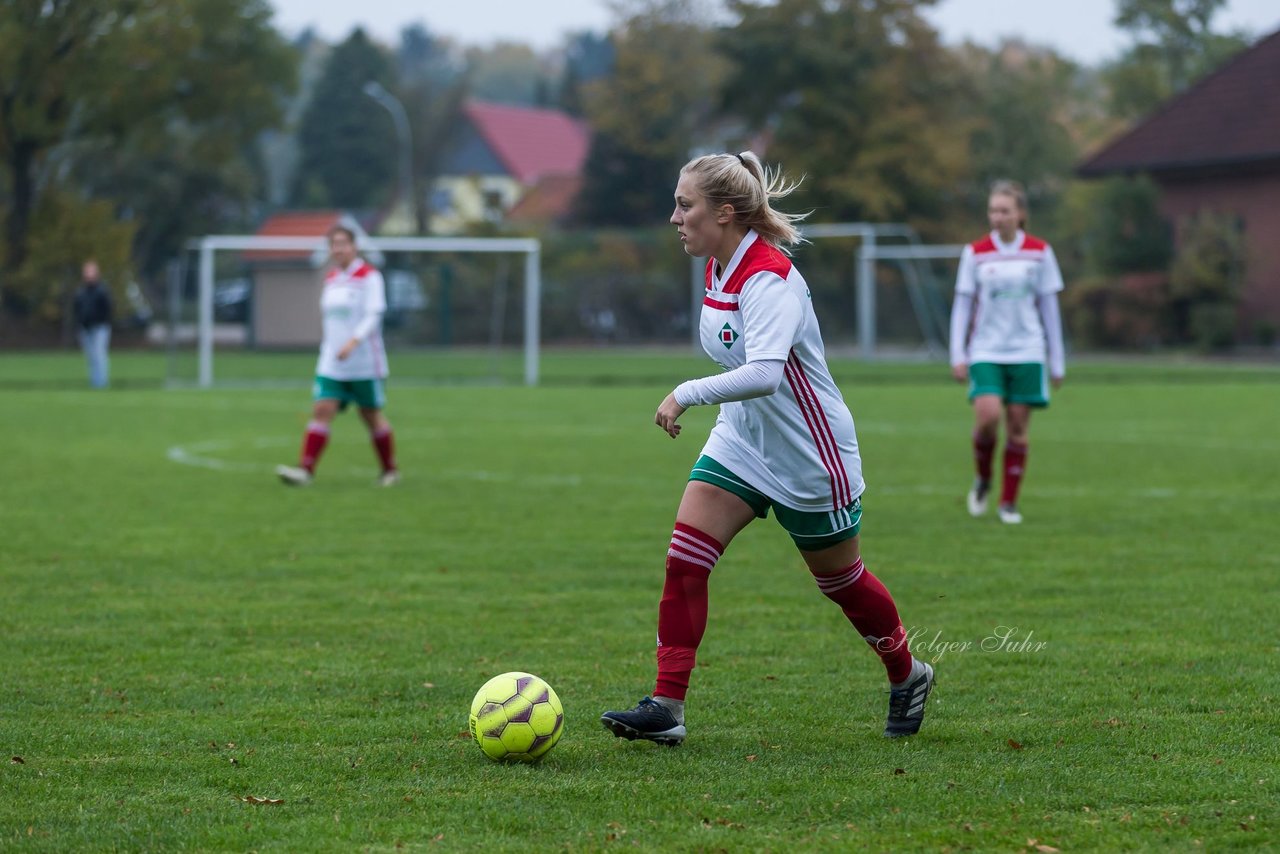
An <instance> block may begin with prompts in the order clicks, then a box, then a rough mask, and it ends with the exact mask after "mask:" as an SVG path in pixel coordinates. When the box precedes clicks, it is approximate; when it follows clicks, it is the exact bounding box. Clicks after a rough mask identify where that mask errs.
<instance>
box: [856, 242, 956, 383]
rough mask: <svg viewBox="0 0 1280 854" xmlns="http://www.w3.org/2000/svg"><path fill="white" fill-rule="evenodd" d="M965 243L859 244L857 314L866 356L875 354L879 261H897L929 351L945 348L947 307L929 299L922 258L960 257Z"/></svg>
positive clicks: (947, 327) (864, 355)
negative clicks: (940, 308)
mask: <svg viewBox="0 0 1280 854" xmlns="http://www.w3.org/2000/svg"><path fill="white" fill-rule="evenodd" d="M963 251H964V246H962V245H958V244H957V245H952V244H922V243H911V244H905V245H904V244H894V245H885V244H878V243H874V242H864V243H863V244H862V245H861V246H859V247H858V317H859V325H860V333H859V338H860V340H859V342H858V343H859V347H860V349H861V352H862V355H863V357H864V358H867V359H873V358H875V354H876V326H875V322H874V321H875V316H876V265H877V263H878V262H880V261H895V262H898V264H899V267H900V269H901V272H902V277H903V280H904V282H905V284H906V290H907V294H908V296H909V297H910V299H911V305H912V308H913V309H914V311H915V314H916V320H917V322H918V323H919V325H920V329H921V331H922V332H923V333H924V338H925V342H926V344H927V346H928V348H929V350H930V351H935V350H941V351H945V348H946V347H947V345H948V341H947V339H948V337H949V328H950V327H949V324H948V315H947V314H946V312H945V311H939V310H938V309H937V305H936V302H933V301H930V299H929V292H928V291H927V290H926V283H925V282H924V280H923V279H924V277H925V276H927V275H929V273H928V271H927V268H925V267H924V265H923V264H922V263H921V262H927V261H935V260H948V261H949V260H951V259H957V260H958V259H959V258H960V255H961V253H962V252H963Z"/></svg>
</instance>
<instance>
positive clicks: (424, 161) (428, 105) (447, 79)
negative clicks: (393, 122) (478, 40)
mask: <svg viewBox="0 0 1280 854" xmlns="http://www.w3.org/2000/svg"><path fill="white" fill-rule="evenodd" d="M396 60H397V78H398V82H397V89H396V91H397V95H398V97H399V98H400V102H401V103H402V104H404V109H405V113H406V115H407V116H408V119H409V133H410V138H411V140H412V152H411V168H410V171H411V173H412V174H411V184H412V186H413V190H412V214H413V217H414V221H415V224H416V226H417V231H418V233H419V234H427V233H428V232H429V231H430V223H431V210H430V204H429V199H428V196H427V193H428V190H429V188H430V187H431V186H432V185H433V184H434V183H435V179H436V177H437V176H438V175H439V173H440V168H441V164H442V161H443V158H444V156H445V153H446V152H447V150H448V147H449V146H450V145H451V144H452V142H453V140H454V137H455V134H456V132H457V130H458V129H459V128H460V127H461V122H460V121H459V116H460V115H461V111H462V102H463V100H464V99H465V98H466V95H467V92H468V88H469V83H470V70H469V68H468V67H467V66H466V64H465V62H464V60H463V59H462V58H461V57H460V56H459V55H458V51H457V50H456V48H455V47H454V46H453V45H452V44H451V43H450V42H449V41H447V40H445V39H440V38H437V37H435V36H433V35H432V34H431V33H429V32H428V31H427V30H426V28H425V27H423V26H422V25H420V24H417V25H414V26H411V27H408V28H406V29H405V30H403V31H402V32H401V34H400V48H399V50H398V52H397V55H396Z"/></svg>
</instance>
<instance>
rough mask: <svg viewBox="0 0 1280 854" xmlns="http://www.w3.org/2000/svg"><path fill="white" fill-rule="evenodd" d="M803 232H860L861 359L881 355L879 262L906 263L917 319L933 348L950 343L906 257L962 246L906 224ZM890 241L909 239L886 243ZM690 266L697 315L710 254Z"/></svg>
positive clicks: (942, 254)
mask: <svg viewBox="0 0 1280 854" xmlns="http://www.w3.org/2000/svg"><path fill="white" fill-rule="evenodd" d="M800 231H801V234H802V235H803V237H804V238H805V239H806V240H821V239H825V238H835V237H856V238H858V240H859V245H858V249H857V252H856V253H855V255H854V262H855V273H854V288H855V300H856V306H857V311H858V333H857V335H858V353H859V355H860V356H861V357H862V358H864V359H874V358H876V264H877V263H878V262H880V261H896V262H899V263H901V264H902V271H903V278H904V280H905V282H906V285H907V292H908V294H909V295H910V297H911V302H912V308H913V310H914V311H915V314H916V322H917V323H918V324H919V326H920V331H921V333H922V335H923V336H924V341H925V344H926V346H927V347H928V348H929V350H930V351H939V350H941V349H943V348H945V347H946V346H947V340H946V339H947V328H946V324H945V323H944V324H938V323H937V322H936V318H933V317H932V316H931V314H930V312H929V309H928V306H927V304H926V301H925V298H924V295H923V293H922V282H921V275H920V271H919V270H918V269H916V266H915V265H913V264H910V263H905V262H911V261H927V260H933V259H937V258H959V257H960V253H961V252H962V251H963V249H964V247H963V246H960V245H955V246H952V245H945V244H924V243H921V242H920V235H919V234H918V233H917V232H916V230H915V229H914V228H912V227H911V226H910V225H907V224H906V223H895V222H889V223H885V222H834V223H815V224H812V225H804V226H802V227H801V229H800ZM885 240H894V241H905V242H894V243H884V242H883V241H885ZM690 269H691V273H690V281H691V291H692V304H693V317H697V316H698V314H699V312H701V311H702V297H703V292H704V290H705V288H706V285H705V270H706V259H705V258H693V259H692V261H691V267H690ZM939 326H941V329H940V330H939V329H938V327H939ZM692 327H693V328H692V333H693V347H694V349H695V350H701V342H700V339H699V332H698V325H697V323H694V324H692Z"/></svg>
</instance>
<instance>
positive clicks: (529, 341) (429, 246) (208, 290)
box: [171, 234, 542, 388]
mask: <svg viewBox="0 0 1280 854" xmlns="http://www.w3.org/2000/svg"><path fill="white" fill-rule="evenodd" d="M359 248H360V250H361V251H362V252H373V253H382V252H398V253H476V254H489V255H495V254H496V255H508V256H509V255H520V256H523V259H524V318H523V351H524V357H523V373H524V384H525V385H528V386H534V385H537V384H538V367H539V353H540V339H541V328H540V311H541V304H542V273H541V258H542V246H541V242H540V241H539V240H537V239H534V238H502V237H493V238H490V237H368V238H362V239H361V240H360V244H359ZM188 250H189V251H194V252H195V253H197V255H198V261H197V271H196V282H197V312H196V315H197V316H196V324H195V326H196V329H195V338H196V360H197V366H198V367H197V379H196V384H197V385H198V386H199V387H200V388H209V387H211V386H212V385H213V384H214V339H215V329H214V291H215V263H214V262H215V258H214V255H215V253H216V252H219V251H228V250H229V251H241V252H254V251H256V252H272V251H275V252H290V253H311V254H310V258H311V263H312V265H313V266H315V267H319V266H321V265H322V264H323V261H324V259H325V258H327V256H328V246H327V242H326V240H325V239H324V238H314V237H283V236H280V237H273V236H261V235H247V234H215V235H207V236H205V237H201V238H197V239H196V240H193V241H191V242H190V243H189V244H188ZM172 325H176V323H174V324H172ZM171 334H172V333H171Z"/></svg>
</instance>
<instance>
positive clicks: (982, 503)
mask: <svg viewBox="0 0 1280 854" xmlns="http://www.w3.org/2000/svg"><path fill="white" fill-rule="evenodd" d="M990 494H991V484H990V483H983V482H982V481H980V480H975V481H974V482H973V487H972V488H971V489H970V490H969V495H968V496H967V498H966V503H967V504H968V505H969V515H970V516H981V515H983V514H984V513H986V512H987V497H988V496H989V495H990Z"/></svg>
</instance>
